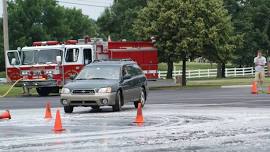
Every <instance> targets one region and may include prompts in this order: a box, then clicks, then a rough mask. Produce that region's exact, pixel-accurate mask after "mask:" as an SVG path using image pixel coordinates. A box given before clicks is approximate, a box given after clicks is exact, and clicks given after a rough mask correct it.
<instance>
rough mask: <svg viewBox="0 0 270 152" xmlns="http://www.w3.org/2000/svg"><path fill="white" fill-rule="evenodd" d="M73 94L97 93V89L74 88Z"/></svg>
mask: <svg viewBox="0 0 270 152" xmlns="http://www.w3.org/2000/svg"><path fill="white" fill-rule="evenodd" d="M72 93H73V94H91V95H92V94H95V90H73V91H72Z"/></svg>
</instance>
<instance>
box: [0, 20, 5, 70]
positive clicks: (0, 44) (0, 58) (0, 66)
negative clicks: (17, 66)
mask: <svg viewBox="0 0 270 152" xmlns="http://www.w3.org/2000/svg"><path fill="white" fill-rule="evenodd" d="M4 58H5V57H4V40H3V18H0V71H3V70H5V60H4Z"/></svg>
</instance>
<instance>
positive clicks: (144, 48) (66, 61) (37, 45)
mask: <svg viewBox="0 0 270 152" xmlns="http://www.w3.org/2000/svg"><path fill="white" fill-rule="evenodd" d="M99 59H132V60H133V61H135V62H137V63H138V65H139V66H140V67H141V68H142V70H143V71H144V73H145V75H146V77H147V78H148V79H151V80H155V79H157V78H158V73H157V69H158V59H157V48H156V47H154V46H153V44H152V42H148V41H147V42H144V41H141V42H104V41H102V40H101V39H92V40H91V41H86V40H85V39H81V40H78V41H77V40H68V41H66V42H65V43H64V44H60V43H58V42H57V41H46V42H34V43H33V46H31V47H23V48H22V49H20V50H10V51H7V54H6V68H7V76H8V79H9V80H10V81H16V80H19V79H22V80H21V81H20V83H19V84H20V85H21V86H23V87H26V88H36V90H37V92H38V94H39V95H41V96H46V95H48V94H49V93H54V92H55V93H58V92H59V88H61V87H62V86H63V85H64V84H65V83H67V82H68V81H69V80H70V76H71V75H75V74H78V73H79V72H80V71H81V69H82V68H83V67H84V66H85V65H86V64H89V63H91V62H93V61H94V60H99Z"/></svg>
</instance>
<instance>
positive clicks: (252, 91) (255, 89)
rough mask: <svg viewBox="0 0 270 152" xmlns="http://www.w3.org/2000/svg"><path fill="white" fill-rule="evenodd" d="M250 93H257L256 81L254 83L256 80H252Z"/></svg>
mask: <svg viewBox="0 0 270 152" xmlns="http://www.w3.org/2000/svg"><path fill="white" fill-rule="evenodd" d="M251 93H252V94H258V90H257V83H256V81H253V82H252V86H251Z"/></svg>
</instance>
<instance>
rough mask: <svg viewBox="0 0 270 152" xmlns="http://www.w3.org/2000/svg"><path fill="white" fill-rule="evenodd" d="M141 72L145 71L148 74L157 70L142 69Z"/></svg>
mask: <svg viewBox="0 0 270 152" xmlns="http://www.w3.org/2000/svg"><path fill="white" fill-rule="evenodd" d="M143 73H147V74H149V73H157V71H156V70H143Z"/></svg>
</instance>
